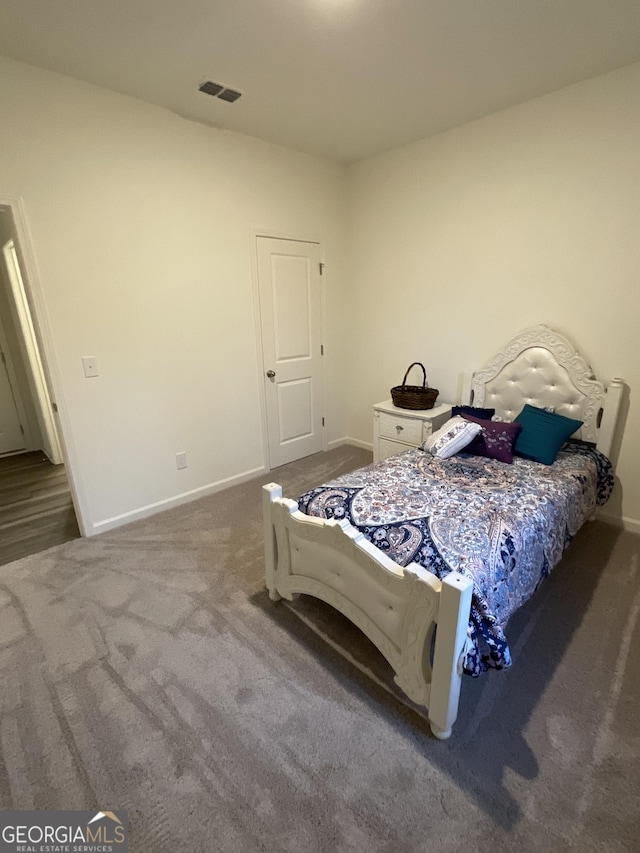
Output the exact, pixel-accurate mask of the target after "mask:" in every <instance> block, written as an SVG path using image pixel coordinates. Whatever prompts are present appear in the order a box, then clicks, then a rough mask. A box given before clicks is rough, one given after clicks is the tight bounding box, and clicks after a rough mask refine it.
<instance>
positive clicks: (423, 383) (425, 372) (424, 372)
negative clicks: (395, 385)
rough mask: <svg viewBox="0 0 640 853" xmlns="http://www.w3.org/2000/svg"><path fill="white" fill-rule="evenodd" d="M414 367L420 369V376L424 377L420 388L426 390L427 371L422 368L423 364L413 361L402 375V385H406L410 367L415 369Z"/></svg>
mask: <svg viewBox="0 0 640 853" xmlns="http://www.w3.org/2000/svg"><path fill="white" fill-rule="evenodd" d="M416 365H417V366H418V367H421V368H422V375H423V377H424V379H423V380H422V387H423V388H426V387H427V371H426V370H425V368H424V364H421V363H420V362H419V361H414V362H413V364H410V365H409V367H408V368H407V372H406V373H405V375H404V379H403V380H402V384H403V385H406V384H407V376H408V375H409V371H410V370H411V368H412V367H415V366H416Z"/></svg>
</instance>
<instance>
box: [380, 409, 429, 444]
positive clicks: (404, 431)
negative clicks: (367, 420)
mask: <svg viewBox="0 0 640 853" xmlns="http://www.w3.org/2000/svg"><path fill="white" fill-rule="evenodd" d="M380 436H381V437H382V438H391V439H394V440H395V441H404V442H406V444H413V445H414V446H416V447H417V446H418V445H419V444H421V442H422V421H420V420H417V419H415V418H402V417H399V416H398V415H390V414H388V413H387V412H380Z"/></svg>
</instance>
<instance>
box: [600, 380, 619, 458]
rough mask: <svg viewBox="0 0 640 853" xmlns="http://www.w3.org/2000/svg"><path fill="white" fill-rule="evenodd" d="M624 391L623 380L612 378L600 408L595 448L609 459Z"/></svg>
mask: <svg viewBox="0 0 640 853" xmlns="http://www.w3.org/2000/svg"><path fill="white" fill-rule="evenodd" d="M623 391H624V380H623V379H619V378H618V377H614V378H613V379H612V380H611V382H610V384H609V385H608V387H607V396H606V397H605V400H604V406H603V408H602V420H601V421H600V429H599V430H598V443H597V445H596V447H597V448H598V450H599V451H600V452H601V453H604V455H605V456H606V457H607V458H608V459H611V454H612V452H613V441H614V438H615V431H616V423H617V421H618V414H619V413H620V404H621V403H622V392H623Z"/></svg>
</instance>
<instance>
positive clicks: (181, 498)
mask: <svg viewBox="0 0 640 853" xmlns="http://www.w3.org/2000/svg"><path fill="white" fill-rule="evenodd" d="M268 470H269V469H268V468H267V467H266V466H264V465H262V466H261V467H260V468H252V469H251V470H250V471H245V472H244V473H243V474H238V475H236V476H235V477H228V478H227V479H226V480H218V481H217V482H215V483H208V484H207V485H206V486H199V487H198V488H197V489H191V491H189V492H182V494H179V495H175V496H174V497H171V498H166V499H165V500H162V501H156V503H152V504H147V505H146V506H143V507H140V508H139V509H134V510H131V511H130V512H124V513H122V515H114V516H113V518H106V519H105V520H104V521H97V522H96V523H95V524H94V525H92V528H91V530H90V531H87V536H95V535H96V534H98V533H105V532H106V531H107V530H114V529H115V528H116V527H122V525H123V524H130V523H131V522H132V521H138V520H139V519H141V518H148V517H149V516H151V515H155V514H156V513H158V512H164V510H167V509H172V508H173V507H176V506H181V505H182V504H186V503H189V502H190V501H195V500H197V499H198V498H204V497H206V496H207V495H213V494H215V493H216V492H221V491H222V490H223V489H228V488H229V487H230V486H237V485H239V484H240V483H244V482H246V481H247V480H252V479H253V478H254V477H258V476H260V475H261V474H266V473H267V472H268Z"/></svg>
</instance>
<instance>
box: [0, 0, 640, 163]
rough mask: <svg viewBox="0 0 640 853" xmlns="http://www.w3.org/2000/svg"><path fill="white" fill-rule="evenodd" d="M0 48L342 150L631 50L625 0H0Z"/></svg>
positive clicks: (559, 83)
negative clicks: (221, 96)
mask: <svg viewBox="0 0 640 853" xmlns="http://www.w3.org/2000/svg"><path fill="white" fill-rule="evenodd" d="M0 53H2V54H5V55H6V56H9V57H13V58H15V59H19V60H23V61H25V62H28V63H31V64H33V65H38V66H41V67H43V68H48V69H50V70H53V71H58V72H61V73H62V74H67V75H70V76H72V77H77V78H79V79H81V80H85V81H88V82H90V83H95V84H97V85H99V86H104V87H106V88H108V89H113V90H114V91H116V92H121V93H123V94H126V95H131V96H133V97H135V98H140V99H142V100H144V101H148V102H150V103H152V104H157V105H158V106H161V107H166V108H167V109H169V110H172V111H174V112H176V113H178V114H179V115H181V116H185V117H188V118H190V119H193V120H195V121H200V122H204V123H206V124H210V125H213V126H215V127H221V128H228V129H230V130H235V131H239V132H241V133H246V134H249V135H251V136H256V137H259V138H261V139H265V140H268V141H271V142H275V143H279V144H281V145H285V146H287V147H289V148H293V149H297V150H300V151H307V152H309V153H312V154H318V155H321V156H324V157H329V158H332V159H336V160H340V161H343V162H352V161H354V160H359V159H361V158H363V157H367V156H370V155H372V154H376V153H379V152H382V151H386V150H389V149H392V148H396V147H398V146H400V145H403V144H406V143H409V142H412V141H415V140H417V139H421V138H423V137H426V136H429V135H431V134H433V133H437V132H439V131H442V130H446V129H448V128H451V127H454V126H456V125H459V124H463V123H465V122H468V121H471V120H473V119H476V118H479V117H481V116H484V115H488V114H489V113H492V112H495V111H496V110H500V109H504V108H506V107H509V106H512V105H514V104H517V103H521V102H523V101H526V100H529V99H530V98H534V97H536V96H538V95H542V94H544V93H546V92H550V91H553V90H554V89H559V88H561V87H563V86H566V85H569V84H571V83H576V82H578V81H580V80H584V79H586V78H588V77H593V76H596V75H599V74H602V73H605V72H607V71H610V70H613V69H615V68H618V67H620V66H623V65H626V64H628V63H631V62H636V61H640V0H0ZM207 79H209V80H213V81H214V82H217V83H221V84H223V85H225V86H228V87H230V88H233V89H237V90H239V91H240V92H242V98H241V99H240V100H238V101H237V102H236V103H235V104H228V103H225V102H223V101H221V100H218V99H217V98H211V97H209V96H207V95H204V94H202V93H201V92H199V91H198V86H199V84H200V83H202V82H203V81H204V80H207Z"/></svg>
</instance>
